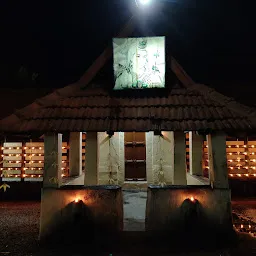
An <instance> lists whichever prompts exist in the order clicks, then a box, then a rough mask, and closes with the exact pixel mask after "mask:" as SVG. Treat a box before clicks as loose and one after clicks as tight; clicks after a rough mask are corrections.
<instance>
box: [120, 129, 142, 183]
mask: <svg viewBox="0 0 256 256" xmlns="http://www.w3.org/2000/svg"><path fill="white" fill-rule="evenodd" d="M124 148H125V180H126V181H145V180H146V138H145V132H125V133H124Z"/></svg>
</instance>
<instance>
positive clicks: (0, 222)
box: [0, 191, 256, 256]
mask: <svg viewBox="0 0 256 256" xmlns="http://www.w3.org/2000/svg"><path fill="white" fill-rule="evenodd" d="M145 204H146V193H145V192H142V191H124V228H125V230H127V231H128V230H129V231H139V230H144V222H143V220H144V218H145ZM232 205H233V212H234V214H236V215H237V216H239V218H238V219H236V225H237V226H239V225H240V223H245V222H246V221H250V223H251V225H252V226H253V225H254V223H253V221H255V218H256V213H255V211H256V199H254V200H246V201H245V200H234V201H233V202H232ZM39 216H40V202H1V204H0V255H17V256H19V255H22V256H28V255H31V256H32V255H33V256H48V255H49V256H50V255H59V254H61V255H74V256H79V255H98V254H96V253H92V254H87V253H85V252H86V248H84V251H83V252H74V251H75V249H76V248H68V249H69V250H68V249H67V248H65V249H63V248H62V247H58V248H55V249H49V248H48V249H47V248H42V247H39V246H38V232H39ZM239 221H240V222H239ZM253 227H255V226H253ZM71 235H72V234H71ZM131 247H132V252H131V251H130V252H128V250H127V248H124V249H123V251H122V252H118V253H113V256H115V255H119V256H122V255H124V256H125V255H133V256H135V255H180V256H183V255H184V256H185V255H190V256H194V255H195V256H196V255H198V256H200V255H202V256H203V255H206V256H207V255H218V256H220V255H222V256H224V255H233V256H234V255H243V256H244V255H256V239H253V238H252V237H251V236H249V235H246V234H240V242H239V244H238V245H237V247H236V248H233V249H225V250H217V251H214V252H207V253H206V252H190V253H175V254H170V253H160V252H159V253H158V252H155V251H154V250H153V249H152V248H153V247H152V245H151V246H150V245H138V247H135V246H133V245H132V244H131ZM111 253H112V252H109V251H107V250H106V251H104V250H103V251H102V252H101V253H100V254H99V255H107V256H109V255H110V254H111Z"/></svg>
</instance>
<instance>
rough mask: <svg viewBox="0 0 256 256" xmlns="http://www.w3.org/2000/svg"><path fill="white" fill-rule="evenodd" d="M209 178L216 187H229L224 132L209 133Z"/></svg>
mask: <svg viewBox="0 0 256 256" xmlns="http://www.w3.org/2000/svg"><path fill="white" fill-rule="evenodd" d="M207 143H208V157H209V176H210V177H209V178H210V184H211V185H212V187H214V188H226V189H228V188H229V184H228V168H227V153H226V135H225V134H224V133H222V132H217V133H215V134H209V135H207Z"/></svg>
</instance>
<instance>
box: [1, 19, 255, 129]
mask: <svg viewBox="0 0 256 256" xmlns="http://www.w3.org/2000/svg"><path fill="white" fill-rule="evenodd" d="M131 23H132V22H131ZM130 30H131V26H130V25H129V24H128V26H126V27H125V29H124V30H123V31H122V33H121V34H120V35H121V36H123V37H125V36H127V34H129V33H130ZM111 54H112V51H111V48H107V49H106V50H105V51H104V52H103V54H102V55H101V56H100V57H99V58H98V59H96V61H95V62H94V63H93V65H92V66H91V67H90V68H89V69H88V70H87V72H86V73H85V74H84V75H83V76H82V77H81V79H80V80H79V81H78V82H77V83H75V84H73V85H69V86H66V87H64V88H63V89H59V90H57V91H55V92H53V93H51V94H49V95H48V96H46V97H44V98H41V99H38V100H36V101H35V102H34V103H32V104H30V105H29V106H27V107H25V108H23V109H21V110H19V111H16V112H15V113H14V114H12V115H11V116H9V117H7V118H5V119H3V120H1V121H0V132H4V133H7V132H11V133H19V132H28V133H30V132H41V133H44V132H50V131H54V132H71V131H152V130H166V131H167V130H169V131H195V130H203V131H205V130H222V131H253V130H254V129H256V114H255V113H256V111H255V109H253V108H249V107H246V106H244V105H241V104H239V103H237V102H235V101H234V100H233V99H231V98H228V97H225V96H224V95H222V94H220V93H218V92H216V91H215V90H213V89H211V88H209V87H207V86H205V85H201V84H196V83H195V82H194V81H193V80H192V79H191V78H190V77H189V76H188V75H187V74H186V73H185V71H184V70H183V69H182V67H181V66H180V65H179V64H178V63H177V62H176V60H175V59H174V58H172V57H171V58H170V62H168V63H169V64H170V67H168V65H167V71H168V72H167V77H173V75H175V77H176V79H173V80H172V81H169V79H167V80H166V81H167V82H166V87H167V90H166V91H165V90H155V91H152V90H151V89H148V90H146V89H145V90H140V91H139V92H138V91H130V92H129V91H123V92H119V93H114V92H113V90H110V89H109V88H111V86H109V84H110V85H111V80H110V81H108V80H105V81H104V76H102V77H103V80H101V81H99V80H98V81H95V80H93V79H94V78H95V76H96V75H97V74H98V73H99V71H100V70H101V68H102V67H103V66H104V65H105V64H106V62H107V60H109V59H110V58H111ZM109 72H111V69H110V71H108V72H107V74H110V73H109ZM168 74H169V75H168ZM170 74H171V75H170ZM102 77H101V79H102ZM109 77H111V76H109ZM176 84H178V85H179V86H178V88H177V87H175V85H176ZM94 85H97V86H94ZM95 87H99V88H95ZM112 87H113V86H112ZM163 92H165V93H163Z"/></svg>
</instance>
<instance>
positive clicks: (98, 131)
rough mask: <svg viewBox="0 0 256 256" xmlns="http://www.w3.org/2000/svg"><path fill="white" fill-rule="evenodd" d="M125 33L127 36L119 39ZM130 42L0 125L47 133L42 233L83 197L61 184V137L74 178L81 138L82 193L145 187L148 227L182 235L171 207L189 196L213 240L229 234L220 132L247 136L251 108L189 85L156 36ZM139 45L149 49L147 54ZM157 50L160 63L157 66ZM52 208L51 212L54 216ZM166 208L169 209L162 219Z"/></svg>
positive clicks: (255, 122)
mask: <svg viewBox="0 0 256 256" xmlns="http://www.w3.org/2000/svg"><path fill="white" fill-rule="evenodd" d="M126 36H127V35H126V33H123V34H121V35H120V37H124V38H125V37H126ZM127 40H128V39H127ZM132 40H133V41H132V43H131V44H129V40H128V41H127V42H125V43H124V42H123V41H122V42H120V40H114V43H115V44H116V45H114V47H120V49H119V48H118V49H117V50H116V51H114V56H113V55H112V52H113V51H112V48H108V49H107V50H106V51H105V52H104V53H103V54H102V55H101V56H100V57H99V58H98V59H97V60H96V61H95V62H94V63H93V65H92V66H91V67H90V68H89V70H88V71H87V72H86V73H85V74H84V75H83V76H82V77H81V79H80V80H79V81H78V82H77V83H74V84H71V85H68V86H66V87H64V88H63V89H59V90H56V91H55V92H53V93H52V94H49V95H48V96H46V97H43V98H41V99H38V100H36V101H35V102H33V103H32V104H31V105H29V106H27V107H25V108H23V109H21V110H19V111H17V112H15V113H13V114H12V115H11V116H9V117H7V118H5V119H3V120H2V121H1V122H0V130H1V132H4V133H5V134H7V135H8V134H10V133H13V134H32V133H33V134H38V135H42V134H44V135H43V139H44V169H43V176H44V179H43V194H42V213H41V214H42V215H41V236H42V237H43V236H44V235H45V234H46V231H47V230H48V228H49V225H51V223H52V222H51V217H52V216H54V214H55V213H56V212H57V210H60V209H63V208H65V205H67V204H68V203H69V200H70V202H71V201H72V200H73V199H72V198H74V197H73V195H74V196H75V195H77V194H79V195H80V198H86V197H85V195H84V193H87V192H84V191H87V190H84V188H81V187H79V188H75V187H74V188H73V187H72V189H71V188H66V187H65V188H63V189H62V187H61V176H62V161H63V158H62V147H63V146H62V134H69V135H70V143H69V159H70V160H69V169H70V172H71V173H72V175H76V176H79V175H81V174H82V133H85V134H86V143H85V173H84V185H85V188H86V187H88V186H89V188H90V186H95V185H97V186H98V187H100V185H117V187H114V188H108V189H110V190H111V189H119V190H118V191H119V193H121V190H120V187H122V186H124V185H125V184H127V183H128V184H129V182H131V181H136V182H139V183H142V184H146V186H148V199H147V200H148V203H147V219H146V229H147V230H148V231H154V230H161V229H165V228H166V227H171V228H170V230H172V229H174V230H179V229H180V226H179V227H178V226H175V225H178V224H179V223H181V222H179V221H177V219H179V218H181V217H179V216H178V215H176V213H175V210H176V209H181V206H182V205H183V202H185V204H186V203H187V201H186V199H187V198H192V197H193V199H194V198H196V200H198V202H199V203H200V204H202V206H203V208H204V206H206V207H205V209H206V211H205V214H206V215H207V218H206V219H207V220H206V222H205V223H206V224H207V225H208V224H209V229H211V228H212V227H214V229H215V230H216V233H218V234H221V233H222V232H223V233H225V232H229V231H230V230H231V229H232V218H231V208H230V207H231V206H230V190H229V181H228V169H227V154H226V136H227V134H234V133H245V134H246V133H251V132H253V131H254V130H255V128H256V114H255V110H254V109H252V108H249V107H247V106H244V105H241V104H240V103H238V102H236V101H235V100H233V99H231V98H229V97H226V96H224V95H222V94H220V93H218V92H217V91H215V90H214V89H212V88H210V87H207V86H206V85H203V84H198V83H196V82H194V81H193V79H191V78H190V77H189V76H188V75H187V74H186V72H185V71H184V70H183V68H182V67H181V66H180V65H179V64H178V62H177V61H176V60H175V59H174V58H173V57H172V56H170V55H168V54H167V53H166V52H165V51H164V50H165V48H163V47H162V48H161V42H160V43H159V42H158V41H157V40H156V39H155V38H153V39H152V40H153V41H152V44H150V42H151V41H150V38H144V39H143V40H142V41H141V39H138V41H139V42H138V43H136V41H134V38H133V39H132ZM154 40H155V41H154ZM163 40H164V38H163ZM146 42H147V44H148V45H150V47H148V50H147V52H146V50H145V49H146V47H147V46H145V45H146ZM166 44H167V45H168V42H166ZM123 45H124V46H123ZM159 45H160V46H159ZM163 45H165V44H163ZM125 47H135V50H134V49H130V48H129V49H126V48H125ZM136 47H138V48H136ZM154 47H159V48H158V49H160V50H159V52H158V51H156V52H154V54H153V53H152V52H150V51H151V49H153V48H154ZM114 49H115V48H114ZM125 50H126V51H127V53H126V52H125ZM161 51H162V52H161ZM120 52H121V53H122V54H124V56H123V55H122V54H121V53H120ZM123 52H125V53H123ZM115 54H116V55H117V56H118V58H116V59H115ZM161 54H163V55H164V56H165V58H164V60H165V63H162V60H160V61H159V63H158V62H157V61H158V59H157V58H159V59H161ZM126 55H127V56H128V57H127V58H128V60H129V63H128V64H127V62H128V61H127V60H126V57H125V56H126ZM139 58H140V59H139ZM141 58H143V59H141ZM154 58H155V59H154ZM143 61H144V62H143ZM135 63H137V64H136V65H137V66H136V65H135ZM152 63H153V64H152ZM115 65H116V66H115ZM113 66H114V70H113ZM135 66H136V67H135ZM150 69H151V71H149V70H150ZM134 70H137V73H136V72H135V71H134ZM146 72H148V75H147V76H146ZM150 72H151V73H150ZM163 72H164V74H163ZM136 79H137V80H136ZM129 86H130V87H129ZM186 137H187V139H189V140H188V141H189V153H190V158H189V161H190V162H189V172H188V166H187V164H188V163H187V146H186ZM204 139H206V141H207V155H208V158H207V160H208V163H209V165H208V170H209V173H208V178H205V177H204V173H203V166H202V161H203V150H202V148H203V145H204ZM35 161H36V160H35ZM27 168H28V167H27ZM253 174H256V171H255V170H254V169H252V171H251V172H250V175H253ZM189 185H195V186H194V187H193V188H191V187H190V186H189ZM203 185H205V187H203V188H202V186H203ZM118 186H120V187H118ZM197 186H198V187H197ZM69 189H70V190H72V191H71V192H70V194H68V191H69ZM90 189H92V190H94V189H95V188H94V187H92V188H90ZM166 191H167V192H166ZM71 194H72V196H70V195H71ZM63 198H65V200H64V199H63ZM168 198H169V199H170V200H169V199H168ZM119 199H120V198H119ZM88 200H89V199H88ZM90 200H91V199H90ZM90 200H89V201H88V202H87V201H86V199H83V200H82V201H83V202H84V203H85V204H86V205H89V207H90V205H91V204H92V205H93V202H91V201H90ZM97 200H98V199H97ZM108 200H110V199H108ZM111 200H112V199H111ZM111 200H110V201H111ZM113 200H117V199H116V198H115V199H113ZM157 200H160V201H161V207H160V208H161V211H160V210H159V211H157V208H158V207H159V205H158V206H157V205H154V204H157ZM97 202H98V201H97ZM113 202H114V201H111V203H113ZM115 202H116V204H118V206H117V208H118V207H121V208H122V204H121V202H120V201H118V200H117V201H115ZM98 203H99V202H98ZM50 204H51V207H50V206H49V205H50ZM52 204H54V205H55V206H56V207H57V208H58V209H55V210H53V208H54V207H55V206H53V205H52ZM111 205H112V204H111ZM104 207H110V206H107V205H106V206H104ZM121 208H120V209H119V208H118V209H119V210H117V216H118V217H120V219H118V221H117V222H118V224H117V225H116V226H115V227H116V228H117V229H118V230H122V224H120V223H121V222H122V221H121V220H122V210H121ZM93 209H94V210H95V208H93ZM104 209H105V208H104ZM115 209H116V208H115ZM167 209H168V211H167ZM94 210H92V211H94ZM95 211H96V210H95ZM167 212H169V213H168V214H171V215H172V213H173V215H172V217H171V218H170V219H168V222H166V221H167V218H166V214H167ZM101 214H102V211H101ZM95 216H96V215H95ZM97 216H98V215H97ZM173 216H174V217H173ZM179 220H180V219H179ZM209 220H210V221H209ZM95 221H96V220H95ZM177 223H178V224H177ZM205 223H203V224H202V223H201V224H202V225H205ZM175 232H176V231H175Z"/></svg>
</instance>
